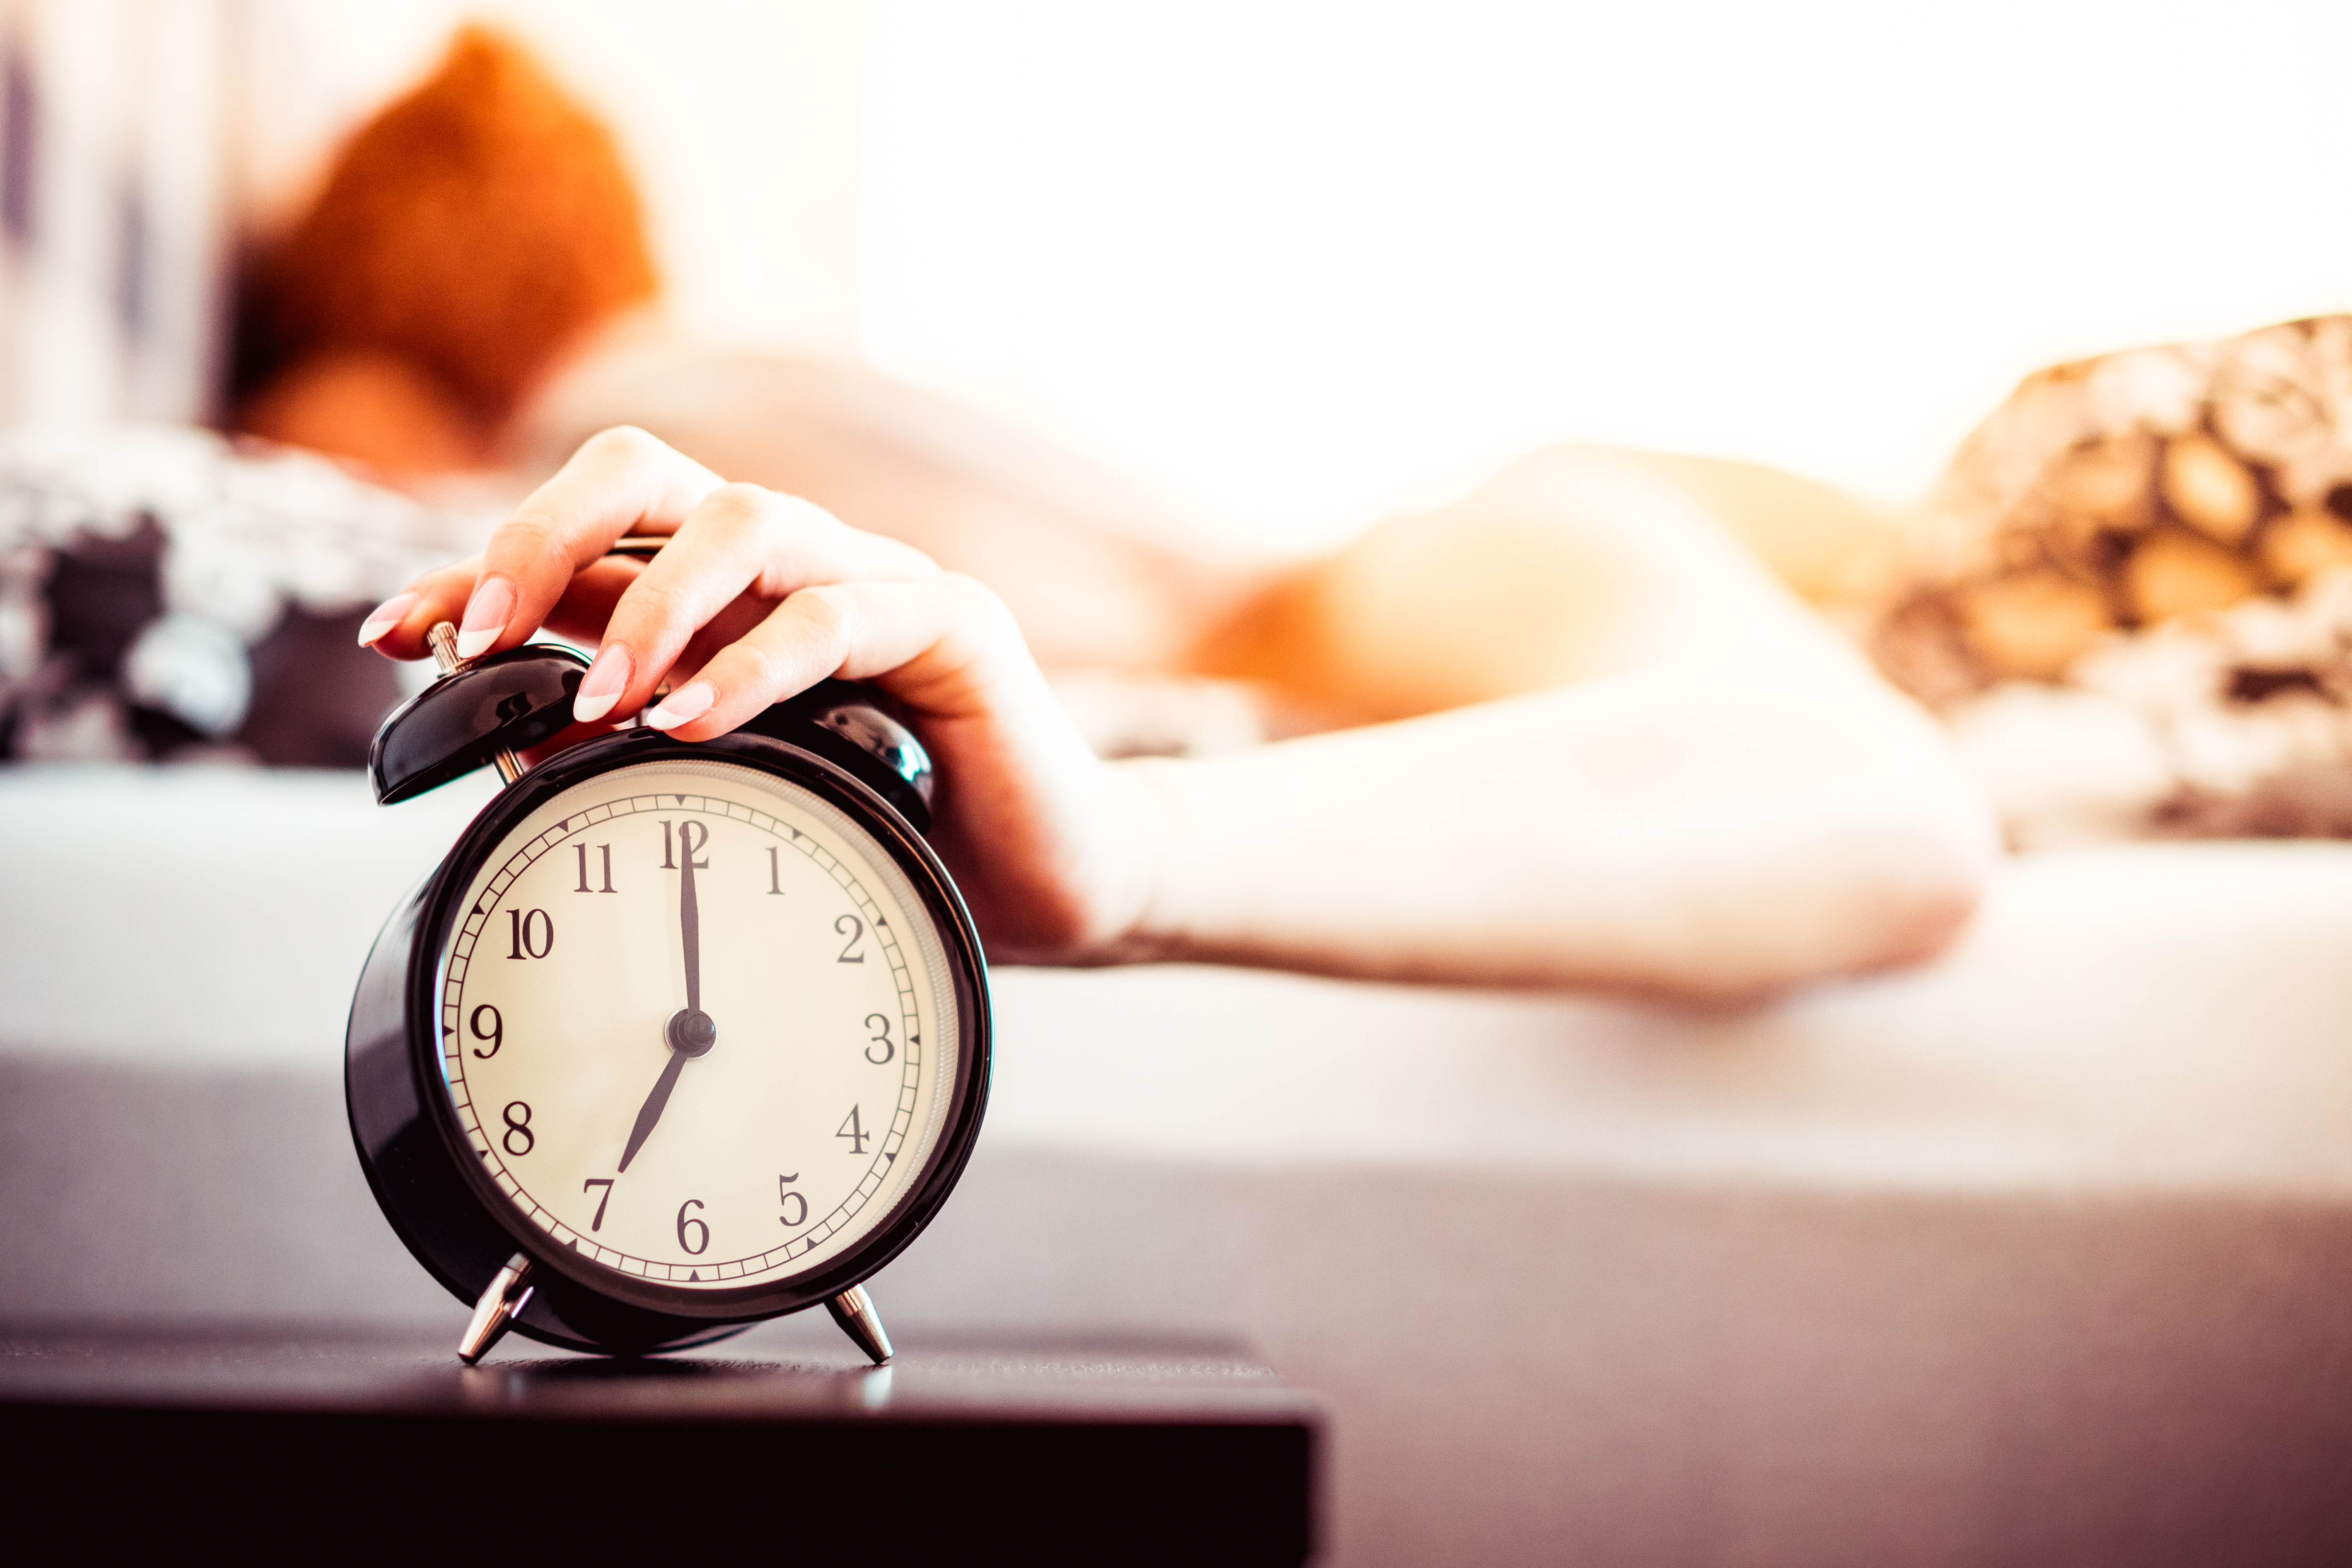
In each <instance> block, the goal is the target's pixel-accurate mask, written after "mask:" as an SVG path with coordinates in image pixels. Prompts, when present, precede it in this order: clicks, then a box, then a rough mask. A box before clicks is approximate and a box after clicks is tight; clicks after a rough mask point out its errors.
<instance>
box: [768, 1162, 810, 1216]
mask: <svg viewBox="0 0 2352 1568" xmlns="http://www.w3.org/2000/svg"><path fill="white" fill-rule="evenodd" d="M800 1179H801V1173H799V1172H798V1171H794V1172H793V1173H792V1174H791V1175H789V1176H778V1177H777V1178H776V1202H777V1204H778V1205H780V1206H781V1207H782V1209H783V1211H784V1212H783V1213H782V1214H780V1215H777V1216H776V1223H777V1224H778V1225H780V1226H783V1227H784V1228H785V1229H786V1230H790V1229H792V1228H793V1226H803V1225H806V1224H808V1199H806V1198H804V1197H803V1196H801V1195H800V1194H798V1193H796V1192H794V1191H793V1183H794V1182H797V1181H799V1180H800Z"/></svg>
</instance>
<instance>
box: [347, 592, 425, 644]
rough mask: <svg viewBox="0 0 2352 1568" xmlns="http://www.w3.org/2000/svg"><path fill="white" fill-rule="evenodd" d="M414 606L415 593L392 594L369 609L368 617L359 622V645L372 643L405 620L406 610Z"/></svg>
mask: <svg viewBox="0 0 2352 1568" xmlns="http://www.w3.org/2000/svg"><path fill="white" fill-rule="evenodd" d="M415 607H416V595H414V594H394V595H393V596H392V597H391V598H389V599H386V600H385V601H384V602H383V604H381V605H377V606H376V607H375V608H374V609H373V610H370V611H369V612H368V618H367V619H366V620H364V621H362V622H361V623H360V647H369V646H370V645H372V644H373V643H374V641H375V640H376V639H377V638H378V637H382V636H383V634H384V633H386V632H388V631H390V630H392V628H393V627H394V626H398V625H400V623H401V622H402V621H404V620H405V619H406V618H407V616H408V612H409V611H411V610H413V609H415Z"/></svg>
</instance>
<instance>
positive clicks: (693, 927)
mask: <svg viewBox="0 0 2352 1568" xmlns="http://www.w3.org/2000/svg"><path fill="white" fill-rule="evenodd" d="M698 827H702V824H700V823H698V822H696V821H694V820H692V819H691V818H689V819H688V820H687V821H685V822H682V823H680V824H678V829H677V847H678V850H679V854H678V858H677V931H678V942H679V945H681V946H682V947H684V948H685V949H686V1010H687V1011H688V1012H689V1013H699V1012H701V1011H702V910H701V906H700V905H699V904H698V903H697V902H696V901H695V897H694V852H695V851H696V850H697V849H699V848H701V847H702V845H703V844H707V843H709V841H710V830H709V828H703V835H702V841H701V843H697V842H696V841H695V837H694V830H695V829H696V828H698Z"/></svg>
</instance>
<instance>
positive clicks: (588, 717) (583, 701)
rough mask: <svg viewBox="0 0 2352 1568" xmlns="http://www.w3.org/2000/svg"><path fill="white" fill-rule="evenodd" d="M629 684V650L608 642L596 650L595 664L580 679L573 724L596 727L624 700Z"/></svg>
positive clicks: (574, 702)
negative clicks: (614, 706)
mask: <svg viewBox="0 0 2352 1568" xmlns="http://www.w3.org/2000/svg"><path fill="white" fill-rule="evenodd" d="M628 684H629V650H628V649H627V648H625V647H622V646H621V645H620V644H619V643H606V644H605V645H604V647H601V648H599V649H597V651H596V662H595V663H593V664H592V665H590V666H589V667H588V673H587V674H585V675H583V676H582V677H581V678H580V689H579V690H577V691H575V692H573V693H572V721H573V722H575V723H580V724H593V723H594V722H595V721H597V720H599V719H602V718H603V717H604V715H605V714H607V713H610V712H611V711H612V710H613V704H614V703H615V702H618V701H619V700H621V692H622V689H624V688H625V687H626V686H627V685H628Z"/></svg>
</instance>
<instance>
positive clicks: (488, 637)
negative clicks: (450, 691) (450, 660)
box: [457, 577, 515, 658]
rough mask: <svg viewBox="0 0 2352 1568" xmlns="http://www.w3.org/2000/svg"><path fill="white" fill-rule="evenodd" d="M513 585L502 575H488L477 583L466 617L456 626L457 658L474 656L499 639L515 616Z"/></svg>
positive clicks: (476, 656)
mask: <svg viewBox="0 0 2352 1568" xmlns="http://www.w3.org/2000/svg"><path fill="white" fill-rule="evenodd" d="M514 608H515V591H514V584H511V583H509V582H508V581H507V580H506V579H505V578H503V577H485V578H483V579H482V580H481V581H480V582H479V583H477V584H474V596H473V597H472V598H470V599H468V600H467V601H466V618H465V620H464V621H462V622H460V623H459V624H458V626H457V657H458V658H478V657H479V656H480V655H481V654H482V653H484V652H486V651H487V650H488V647H489V646H490V645H491V644H492V643H494V642H496V641H498V640H499V633H500V632H502V631H504V630H506V629H507V622H508V621H509V620H511V619H512V618H513V617H514Z"/></svg>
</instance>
